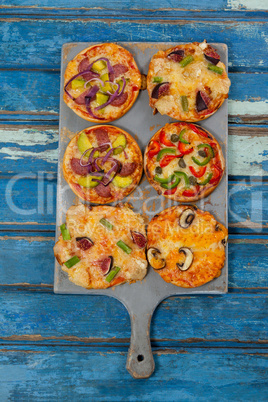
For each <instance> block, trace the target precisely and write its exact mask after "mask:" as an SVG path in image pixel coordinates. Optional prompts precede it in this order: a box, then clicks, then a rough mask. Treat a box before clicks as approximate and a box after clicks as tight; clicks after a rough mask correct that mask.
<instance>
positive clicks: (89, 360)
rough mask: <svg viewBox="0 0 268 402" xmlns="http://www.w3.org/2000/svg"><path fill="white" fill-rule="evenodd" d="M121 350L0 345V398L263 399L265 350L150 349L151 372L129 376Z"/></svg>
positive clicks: (266, 365)
mask: <svg viewBox="0 0 268 402" xmlns="http://www.w3.org/2000/svg"><path fill="white" fill-rule="evenodd" d="M126 358H127V352H126V351H117V350H116V351H99V352H98V351H94V350H91V349H89V348H87V349H81V348H79V349H76V350H74V349H71V348H70V349H69V350H66V349H60V348H53V349H52V348H47V349H40V348H38V347H35V348H27V347H26V348H24V349H18V348H14V347H9V348H3V349H2V350H1V351H0V370H1V373H2V374H1V377H0V387H1V396H2V399H3V400H58V399H59V395H60V399H61V400H75V401H78V400H79V401H84V400H92V401H93V400H94V401H103V400H105V401H115V402H119V401H141V400H142V401H152V400H153V401H159V402H162V401H192V400H195V399H196V400H197V399H198V400H199V401H215V400H221V401H228V400H229V401H230V400H241V396H242V397H243V401H254V400H258V401H260V402H261V401H266V400H267V377H266V373H267V368H268V359H267V354H266V352H265V350H253V351H251V350H246V349H243V350H240V351H236V350H234V349H230V350H229V349H228V350H225V349H223V350H221V351H218V350H209V349H206V350H202V349H201V350H200V349H194V350H192V349H181V350H178V351H176V350H170V349H169V350H156V351H155V352H154V359H155V363H156V368H155V373H154V374H153V375H152V376H151V377H150V378H149V379H145V380H135V379H133V378H132V377H131V376H130V375H129V374H128V372H127V371H126V369H125V364H126Z"/></svg>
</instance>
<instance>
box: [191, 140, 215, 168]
mask: <svg viewBox="0 0 268 402" xmlns="http://www.w3.org/2000/svg"><path fill="white" fill-rule="evenodd" d="M197 148H198V149H200V148H208V150H209V155H208V156H207V157H206V158H205V159H204V160H203V161H202V162H200V161H199V160H198V159H196V158H195V157H194V156H192V160H193V161H194V163H196V164H197V165H198V166H205V165H207V164H208V162H209V161H210V160H211V159H212V158H214V152H213V149H212V147H211V146H210V145H209V144H200V145H198V147H197Z"/></svg>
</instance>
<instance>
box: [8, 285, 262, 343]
mask: <svg viewBox="0 0 268 402" xmlns="http://www.w3.org/2000/svg"><path fill="white" fill-rule="evenodd" d="M0 302H1V303H0V318H1V327H0V342H1V344H2V345H3V344H4V343H5V344H14V343H18V344H27V343H30V344H36V343H38V344H41V345H48V344H51V345H65V344H70V345H80V344H89V345H90V344H96V343H102V342H103V341H104V342H106V343H107V342H112V343H113V342H115V343H120V342H123V343H128V340H129V337H130V320H129V316H128V313H127V310H126V309H125V308H124V307H123V305H122V304H121V303H120V302H119V301H117V300H115V299H113V298H109V297H106V296H80V295H78V296H75V295H54V294H52V293H51V292H44V291H43V292H40V291H35V290H34V289H33V291H31V290H30V289H29V291H16V292H13V291H12V289H10V291H9V290H8V289H5V291H4V292H1V294H0ZM266 307H267V294H265V293H259V294H245V293H244V294H239V293H229V294H226V295H222V296H205V295H202V296H193V295H191V296H180V297H172V298H169V299H166V300H165V301H164V302H162V303H161V304H160V305H159V307H158V308H157V310H156V312H155V313H154V315H153V319H152V325H151V338H152V339H153V340H154V342H156V343H157V344H158V345H159V342H162V341H165V342H166V344H167V343H169V342H170V343H173V342H175V343H176V344H177V345H179V344H180V343H187V344H191V345H192V346H195V342H203V344H207V345H208V346H209V343H210V342H212V344H213V345H217V344H218V343H219V345H223V342H224V344H225V345H229V343H230V345H229V346H232V345H233V343H236V344H237V345H238V344H239V343H242V344H248V345H251V346H254V345H255V346H261V345H263V344H264V343H267V308H266Z"/></svg>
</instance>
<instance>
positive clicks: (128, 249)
mask: <svg viewBox="0 0 268 402" xmlns="http://www.w3.org/2000/svg"><path fill="white" fill-rule="evenodd" d="M60 230H61V234H60V236H59V239H58V241H57V243H56V244H55V246H54V254H55V257H56V259H57V261H58V263H59V264H60V265H61V268H62V270H63V271H65V272H66V273H67V274H68V277H69V280H70V281H71V282H73V283H75V284H76V285H78V286H82V287H84V288H87V289H105V288H109V287H111V286H116V285H120V284H122V283H124V282H129V283H131V282H135V281H137V280H141V279H143V278H144V277H145V275H146V273H147V265H148V263H147V260H146V255H145V247H146V243H147V238H146V232H145V224H144V220H143V218H142V216H141V215H139V214H137V213H135V212H134V211H132V206H131V205H130V204H118V205H117V206H116V207H111V206H95V207H89V206H88V205H84V204H79V205H76V206H72V207H70V208H69V209H68V211H67V213H66V222H64V223H62V225H61V226H60Z"/></svg>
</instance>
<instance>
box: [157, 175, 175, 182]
mask: <svg viewBox="0 0 268 402" xmlns="http://www.w3.org/2000/svg"><path fill="white" fill-rule="evenodd" d="M174 177H175V176H174V174H171V175H170V176H168V177H167V178H166V179H164V178H163V177H159V176H158V175H157V174H156V175H155V176H154V180H155V181H158V183H161V184H168V183H171V182H172V180H173V179H174Z"/></svg>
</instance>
